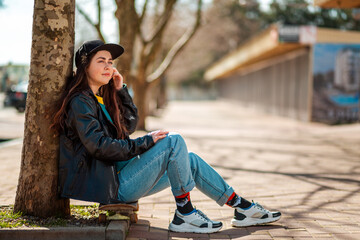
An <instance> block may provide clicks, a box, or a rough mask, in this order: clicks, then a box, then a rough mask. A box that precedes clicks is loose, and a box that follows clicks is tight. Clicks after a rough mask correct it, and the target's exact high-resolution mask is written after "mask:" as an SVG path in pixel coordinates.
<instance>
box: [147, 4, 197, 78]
mask: <svg viewBox="0 0 360 240" xmlns="http://www.w3.org/2000/svg"><path fill="white" fill-rule="evenodd" d="M201 8H202V0H198V4H197V13H196V21H195V24H194V26H193V28H190V29H188V30H187V31H186V32H185V33H184V34H183V35H182V36H181V38H180V39H179V40H178V41H177V42H176V43H175V44H174V46H173V47H172V48H171V49H170V51H169V52H168V54H167V55H166V57H165V59H164V61H163V62H162V63H161V64H160V66H159V67H158V68H157V69H156V70H155V71H154V72H153V73H152V74H150V75H149V76H148V77H147V79H146V80H147V82H149V83H151V82H153V81H155V80H156V79H158V78H160V77H161V75H163V74H164V72H165V71H166V70H167V69H168V68H169V67H170V65H171V63H172V62H173V60H174V58H175V57H176V55H177V54H178V53H179V52H180V50H181V49H182V48H184V47H185V45H186V44H187V43H188V42H189V40H190V39H191V38H192V37H193V36H194V34H195V32H196V30H197V29H198V28H199V27H200V25H201Z"/></svg>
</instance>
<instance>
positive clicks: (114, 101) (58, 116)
mask: <svg viewBox="0 0 360 240" xmlns="http://www.w3.org/2000/svg"><path fill="white" fill-rule="evenodd" d="M94 55H95V53H93V54H91V55H90V56H88V61H87V62H86V63H84V62H83V64H80V66H79V67H78V68H77V70H76V73H73V74H72V75H71V76H69V77H67V78H66V82H65V86H64V90H63V91H62V94H61V96H60V98H59V100H58V101H57V102H56V103H55V104H54V108H53V112H54V114H53V115H52V116H53V119H52V120H53V121H52V125H51V126H50V128H51V129H53V130H54V131H55V132H56V133H57V134H59V133H60V132H62V131H63V130H64V128H65V120H66V118H67V107H68V104H69V102H70V100H71V99H72V97H73V96H74V95H75V94H76V93H79V92H81V91H83V90H85V89H88V88H90V87H89V84H88V78H87V75H86V69H87V68H88V67H89V65H90V62H91V59H92V58H93V57H94ZM99 93H100V96H102V97H103V100H104V104H105V106H106V110H107V111H108V112H109V114H110V117H111V119H112V121H113V123H114V125H115V127H116V130H117V138H118V139H124V138H125V137H126V136H127V135H128V130H127V129H126V126H125V124H124V119H123V117H122V116H123V113H124V108H123V105H122V103H121V100H120V98H119V97H118V96H117V93H116V89H115V87H114V83H113V80H112V79H111V80H110V82H109V83H108V84H106V85H104V86H102V87H101V88H100V90H99Z"/></svg>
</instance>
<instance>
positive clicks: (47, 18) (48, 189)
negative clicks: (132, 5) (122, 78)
mask: <svg viewBox="0 0 360 240" xmlns="http://www.w3.org/2000/svg"><path fill="white" fill-rule="evenodd" d="M74 17H75V1H72V0H58V1H53V0H35V5H34V17H33V31H32V51H31V66H30V80H29V88H28V96H27V103H26V113H25V132H24V143H23V149H22V159H21V169H20V176H19V182H18V187H17V192H16V199H15V207H14V210H15V211H16V212H18V211H21V212H23V213H24V214H28V215H34V216H39V217H49V216H54V215H69V214H70V206H69V200H68V199H60V198H59V196H58V194H57V183H58V157H59V147H58V146H59V140H58V137H56V136H55V135H53V134H52V133H51V132H50V131H49V126H50V116H49V112H48V109H49V107H50V104H51V103H53V102H54V101H55V100H56V99H57V97H58V96H59V95H60V91H61V89H62V86H63V84H64V83H65V78H66V76H68V75H69V74H71V72H72V61H71V60H72V57H73V52H74V49H73V46H74Z"/></svg>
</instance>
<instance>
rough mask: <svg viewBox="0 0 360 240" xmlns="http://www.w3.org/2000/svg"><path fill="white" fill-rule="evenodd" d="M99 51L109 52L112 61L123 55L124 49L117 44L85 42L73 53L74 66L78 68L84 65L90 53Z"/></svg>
mask: <svg viewBox="0 0 360 240" xmlns="http://www.w3.org/2000/svg"><path fill="white" fill-rule="evenodd" d="M101 50H106V51H109V52H110V54H111V56H112V58H113V60H114V59H116V58H118V57H119V56H120V55H121V54H123V53H124V48H123V47H122V46H120V45H119V44H115V43H104V42H103V41H101V40H92V41H87V42H84V43H83V45H81V47H79V49H78V50H77V51H76V53H75V66H76V67H77V68H78V67H79V66H80V65H81V64H86V63H87V61H88V56H89V55H90V54H91V53H96V52H98V51H101Z"/></svg>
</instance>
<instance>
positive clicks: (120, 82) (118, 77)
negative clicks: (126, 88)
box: [112, 68, 124, 90]
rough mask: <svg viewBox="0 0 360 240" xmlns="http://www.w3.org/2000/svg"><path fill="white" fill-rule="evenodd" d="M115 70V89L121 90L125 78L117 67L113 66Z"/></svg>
mask: <svg viewBox="0 0 360 240" xmlns="http://www.w3.org/2000/svg"><path fill="white" fill-rule="evenodd" d="M113 70H114V72H113V76H112V78H113V81H114V86H115V89H116V90H120V89H121V88H122V87H123V83H124V78H123V76H122V75H121V74H120V73H119V71H118V70H117V69H116V68H113Z"/></svg>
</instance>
